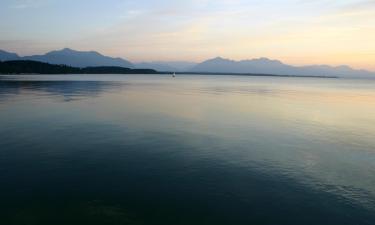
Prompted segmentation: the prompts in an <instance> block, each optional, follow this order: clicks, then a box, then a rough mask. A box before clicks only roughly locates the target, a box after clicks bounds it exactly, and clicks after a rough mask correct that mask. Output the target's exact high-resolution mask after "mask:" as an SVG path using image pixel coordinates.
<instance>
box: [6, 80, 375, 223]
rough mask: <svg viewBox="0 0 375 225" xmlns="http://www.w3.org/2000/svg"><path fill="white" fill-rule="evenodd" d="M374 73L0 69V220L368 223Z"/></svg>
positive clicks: (374, 187)
mask: <svg viewBox="0 0 375 225" xmlns="http://www.w3.org/2000/svg"><path fill="white" fill-rule="evenodd" d="M374 136H375V80H360V79H357V80H349V79H317V78H281V77H242V76H195V75H191V76H177V77H176V78H171V77H169V76H164V75H128V76H124V75H51V76H49V75H41V76H39V75H38V76H37V75H31V76H30V75H29V76H0V182H1V183H0V200H1V201H0V224H7V225H12V224H28V225H31V224H64V225H65V224H70V225H74V224H163V225H165V224H173V225H178V224H189V225H190V224H298V225H299V224H350V225H351V224H375V138H374Z"/></svg>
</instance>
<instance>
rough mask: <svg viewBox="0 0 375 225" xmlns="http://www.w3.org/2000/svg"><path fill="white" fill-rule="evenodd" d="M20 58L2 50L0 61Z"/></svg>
mask: <svg viewBox="0 0 375 225" xmlns="http://www.w3.org/2000/svg"><path fill="white" fill-rule="evenodd" d="M19 58H20V57H19V56H18V55H17V54H16V53H13V52H7V51H4V50H1V49H0V61H7V60H16V59H19Z"/></svg>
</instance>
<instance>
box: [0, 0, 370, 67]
mask: <svg viewBox="0 0 375 225" xmlns="http://www.w3.org/2000/svg"><path fill="white" fill-rule="evenodd" d="M65 47H69V48H72V49H76V50H96V51H99V52H101V53H102V54H105V55H109V56H116V57H117V56H118V57H123V58H125V59H128V60H131V61H133V62H140V61H181V60H183V61H192V62H200V61H203V60H206V59H209V58H213V57H217V56H221V57H224V58H230V59H234V60H241V59H252V58H259V57H267V58H271V59H278V60H281V61H283V62H284V63H288V64H292V65H311V64H329V65H343V64H345V65H350V66H352V67H354V68H362V69H367V70H372V71H375V0H148V1H146V0H137V1H134V0H63V1H62V0H1V1H0V49H3V50H6V51H11V52H16V53H19V54H20V55H30V54H42V53H45V52H48V51H51V50H55V49H62V48H65Z"/></svg>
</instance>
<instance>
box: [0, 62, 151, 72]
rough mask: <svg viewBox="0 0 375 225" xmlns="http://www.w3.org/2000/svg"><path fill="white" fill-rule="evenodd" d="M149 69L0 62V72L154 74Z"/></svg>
mask: <svg viewBox="0 0 375 225" xmlns="http://www.w3.org/2000/svg"><path fill="white" fill-rule="evenodd" d="M155 73H157V71H155V70H151V69H130V68H126V67H117V66H101V67H85V68H79V67H71V66H66V65H53V64H49V63H43V62H38V61H31V60H14V61H5V62H0V74H155Z"/></svg>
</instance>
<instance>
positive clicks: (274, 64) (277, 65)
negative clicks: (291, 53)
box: [191, 57, 375, 77]
mask: <svg viewBox="0 0 375 225" xmlns="http://www.w3.org/2000/svg"><path fill="white" fill-rule="evenodd" d="M191 71H192V72H204V73H255V74H275V75H298V76H337V77H368V76H375V73H372V72H369V71H365V70H355V69H352V68H350V67H348V66H337V67H333V66H327V65H312V66H301V67H297V66H290V65H286V64H283V63H282V62H280V61H278V60H270V59H267V58H259V59H251V60H241V61H234V60H229V59H224V58H221V57H217V58H214V59H210V60H207V61H204V62H202V63H200V64H198V65H196V66H195V67H193V68H192V69H191Z"/></svg>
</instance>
